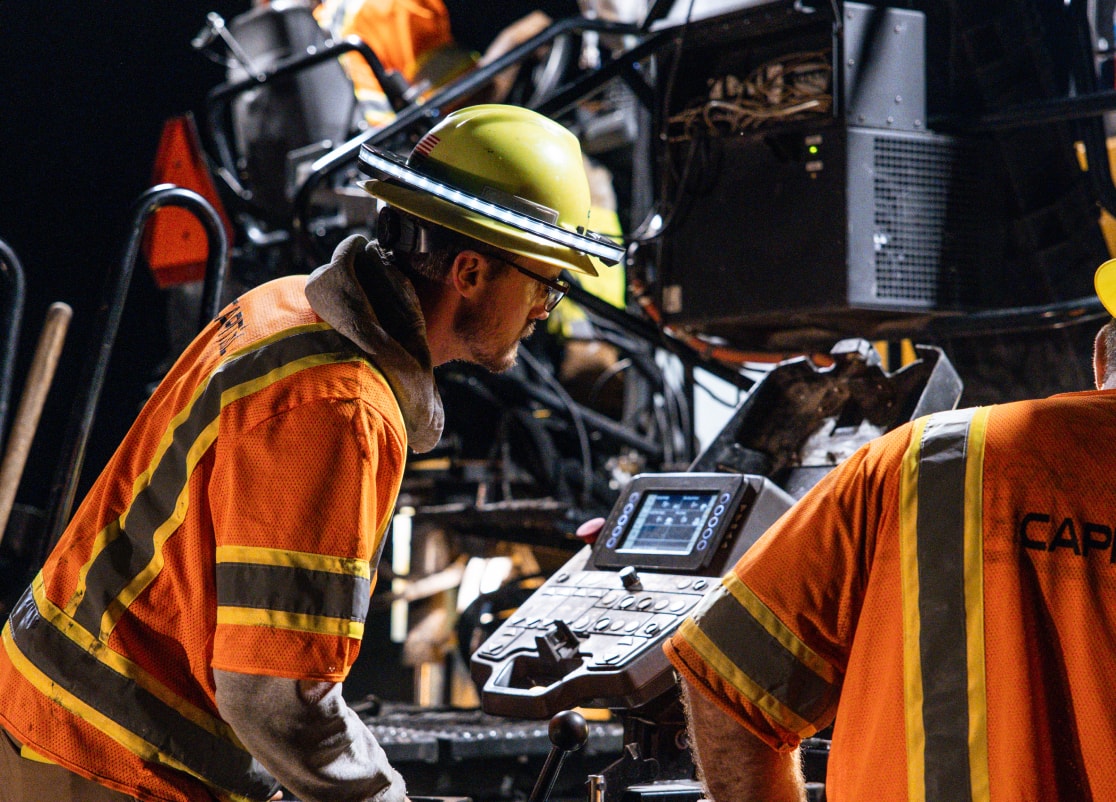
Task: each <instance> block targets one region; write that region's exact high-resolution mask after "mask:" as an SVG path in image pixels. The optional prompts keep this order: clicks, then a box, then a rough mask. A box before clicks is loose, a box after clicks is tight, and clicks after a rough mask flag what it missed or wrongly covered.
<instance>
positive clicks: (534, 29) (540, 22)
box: [477, 10, 552, 103]
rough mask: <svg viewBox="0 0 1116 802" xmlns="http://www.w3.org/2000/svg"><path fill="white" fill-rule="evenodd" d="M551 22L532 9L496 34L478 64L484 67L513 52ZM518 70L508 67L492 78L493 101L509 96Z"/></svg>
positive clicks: (497, 101) (545, 16)
mask: <svg viewBox="0 0 1116 802" xmlns="http://www.w3.org/2000/svg"><path fill="white" fill-rule="evenodd" d="M551 22H552V20H551V19H550V17H548V16H547V15H546V14H544V13H543V12H542V11H538V10H536V11H532V12H531V13H530V14H528V15H526V16H525V17H520V18H519V19H517V20H516V21H515V22H513V23H512V24H511V25H509V26H508V27H506V28H504V30H502V31H500V33H498V34H497V35H496V38H495V39H493V40H492V44H490V45H489V46H488V49H487V50H485V51H484V55H483V56H481V58H480V61H478V62H477V64H478V66H481V67H483V66H484V65H485V64H490V63H491V62H493V61H495V60H496V59H498V58H499V57H500V56H502V55H504V54H505V53H509V52H511V51H512V50H513V49H514V48H516V47H518V46H519V45H521V44H523V43H524V42H526V41H527V40H528V39H530V38H531V37H533V36H538V35H539V34H540V33H542V32H543V31H545V30H546V29H547V28H548V27H549V26H550V23H551ZM517 72H518V70H517V69H516V68H515V67H508V68H507V69H506V70H504V71H503V72H501V73H500V74H499V75H497V76H496V77H495V78H493V79H492V86H491V87H490V89H491V92H492V100H493V102H496V103H499V102H501V101H502V100H503V99H504V98H505V97H507V95H508V92H510V91H511V88H512V84H514V83H515V76H516V73H517Z"/></svg>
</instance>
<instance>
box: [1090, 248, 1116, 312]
mask: <svg viewBox="0 0 1116 802" xmlns="http://www.w3.org/2000/svg"><path fill="white" fill-rule="evenodd" d="M1093 287H1094V288H1095V289H1096V291H1097V297H1098V298H1100V302H1101V303H1102V304H1104V308H1105V309H1107V310H1108V314H1110V315H1112V316H1113V317H1116V259H1109V260H1108V261H1107V262H1105V263H1104V264H1102V265H1101V266H1100V267H1098V268H1097V272H1096V273H1094V274H1093Z"/></svg>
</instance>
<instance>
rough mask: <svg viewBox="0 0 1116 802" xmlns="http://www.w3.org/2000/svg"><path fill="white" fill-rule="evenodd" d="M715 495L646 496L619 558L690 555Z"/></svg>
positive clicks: (622, 544) (652, 494)
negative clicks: (633, 555) (624, 555)
mask: <svg viewBox="0 0 1116 802" xmlns="http://www.w3.org/2000/svg"><path fill="white" fill-rule="evenodd" d="M717 495H718V494H717V493H677V492H676V493H666V492H660V493H655V492H651V493H647V494H646V495H645V496H644V498H643V503H642V504H641V505H640V508H639V512H638V513H637V514H636V517H635V520H634V521H633V522H632V526H631V529H629V530H628V534H627V537H625V538H624V540H623V542H621V543H620V545H619V547H618V548H617V549H616V551H617V553H619V554H689V553H690V552H692V551H693V549H694V544H695V543H696V542H697V539H698V537H699V536H700V535H701V529H702V525H703V524H704V523H705V521H706V519H707V518H708V516H709V511H710V509H711V508H712V507H713V505H714V504H715V503H716V501H717Z"/></svg>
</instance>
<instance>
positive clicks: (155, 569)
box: [101, 420, 220, 640]
mask: <svg viewBox="0 0 1116 802" xmlns="http://www.w3.org/2000/svg"><path fill="white" fill-rule="evenodd" d="M219 426H220V421H216V420H215V421H213V422H212V423H210V424H209V425H208V426H206V427H205V428H204V429H203V430H202V431H201V434H200V435H199V436H198V438H197V439H196V440H194V442H193V443H192V444H191V445H190V450H189V452H187V458H186V464H187V466H188V467H187V471H186V475H187V476H188V477H189V476H191V475H193V473H194V468H196V467H197V464H198V462H200V461H201V458H202V457H203V456H204V455H205V452H206V451H207V450H208V449H209V447H210V446H211V445H212V444H213V441H214V440H216V439H217V430H218V428H219ZM189 489H190V485H189V482H187V483H186V484H184V485H183V486H182V488H181V490H180V492H179V494H178V497H177V499H176V500H175V504H174V514H173V515H171V517H170V518H168V519H167V520H165V521H163V523H161V524H160V525H159V526H158V527H157V528H156V529H155V532H154V536H153V538H152V540H153V541H154V546H155V552H154V555H153V556H152V558H151V561H150V562H148V564H147V565H146V566H145V567H144V569H143V570H142V571H140V572H139V573H138V574H136V576H135V577H134V578H133V579H132V581H131V582H129V583H128V584H127V585H125V586H124V588H123V589H122V590H121V591H120V593H119V594H117V596H116V598H115V599H113V600H112V601H110V602H109V604H108V608H107V609H106V610H105V613H104V615H102V616H101V638H102V639H103V640H108V637H109V635H111V634H112V630H113V629H114V628H115V627H116V624H117V622H118V621H119V620H120V617H121V616H123V615H124V613H126V612H128V605H130V604H131V603H132V602H133V601H135V599H136V597H137V596H139V595H140V594H141V593H143V591H144V590H146V589H147V586H148V585H150V584H151V583H152V582H153V581H154V580H155V577H157V576H158V575H159V572H160V571H162V570H163V565H164V561H163V546H164V545H166V542H167V540H168V539H169V538H170V536H171V535H173V534H174V533H175V532H177V531H178V527H180V526H181V525H182V522H183V521H184V520H186V512H187V510H188V509H189V507H190V504H189V497H190V496H189ZM121 517H122V520H123V519H124V518H126V517H127V512H125V513H124V515H123V516H121Z"/></svg>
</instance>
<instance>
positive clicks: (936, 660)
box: [900, 408, 989, 802]
mask: <svg viewBox="0 0 1116 802" xmlns="http://www.w3.org/2000/svg"><path fill="white" fill-rule="evenodd" d="M988 414H989V410H988V409H987V408H984V409H966V410H957V411H953V412H944V413H939V414H937V415H934V416H932V417H930V418H929V419H927V420H926V421H925V422H924V427H921V426H920V425H919V424H916V427H915V430H914V433H913V435H912V441H911V444H910V446H909V448H908V451H907V455H906V457H905V458H904V461H903V469H902V478H901V481H900V565H901V571H902V587H903V620H904V696H905V700H906V707H907V709H906V712H905V718H906V734H907V763H908V781H909V782H908V797H909V799H910V801H911V802H936V800H950V801H951V802H953V801H954V800H959V801H960V802H984V800H986V799H987V791H988V787H987V777H988V761H987V728H986V722H987V698H986V679H985V671H984V596H983V593H984V590H983V582H984V579H983V524H982V520H981V513H982V509H981V507H982V503H983V497H982V493H983V490H982V471H983V456H984V431H985V426H986V423H987V420H988Z"/></svg>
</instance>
